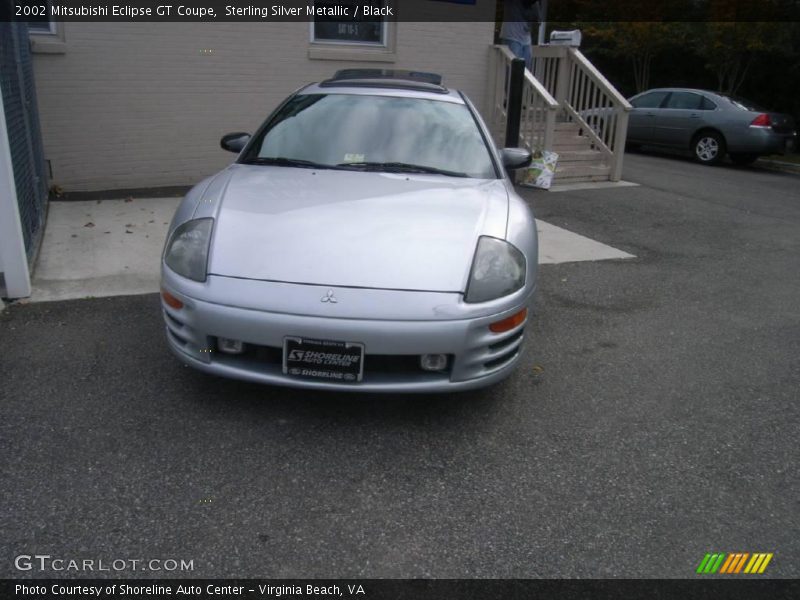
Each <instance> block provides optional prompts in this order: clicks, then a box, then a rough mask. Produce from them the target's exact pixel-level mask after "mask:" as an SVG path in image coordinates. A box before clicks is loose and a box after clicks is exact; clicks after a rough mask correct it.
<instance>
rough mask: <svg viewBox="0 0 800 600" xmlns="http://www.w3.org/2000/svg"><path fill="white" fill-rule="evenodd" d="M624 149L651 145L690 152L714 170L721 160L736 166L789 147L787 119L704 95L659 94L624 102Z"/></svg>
mask: <svg viewBox="0 0 800 600" xmlns="http://www.w3.org/2000/svg"><path fill="white" fill-rule="evenodd" d="M630 103H631V105H632V106H633V110H632V111H631V113H630V119H629V122H628V137H627V141H628V144H629V145H630V146H638V145H645V144H647V145H655V146H664V147H671V148H676V149H679V150H690V151H691V152H692V154H693V155H694V157H695V159H696V160H698V161H699V162H701V163H706V164H716V163H718V162H720V161H721V160H722V159H723V158H724V157H725V155H726V154H728V155H729V156H730V158H731V160H732V161H733V162H734V163H736V164H740V165H744V164H749V163H752V162H753V161H755V160H756V159H757V158H758V157H759V156H764V155H769V154H784V153H786V152H789V151H791V150H792V149H793V148H794V145H795V138H796V132H795V124H794V120H793V119H792V118H791V117H790V116H789V115H785V114H781V113H775V112H770V111H768V110H766V109H764V108H761V107H760V106H757V105H756V104H754V103H752V102H749V101H748V100H744V99H742V98H736V97H732V96H725V95H722V94H717V93H714V92H709V91H706V90H694V89H686V88H660V89H653V90H648V91H646V92H642V93H641V94H638V95H636V96H634V97H633V98H631V99H630Z"/></svg>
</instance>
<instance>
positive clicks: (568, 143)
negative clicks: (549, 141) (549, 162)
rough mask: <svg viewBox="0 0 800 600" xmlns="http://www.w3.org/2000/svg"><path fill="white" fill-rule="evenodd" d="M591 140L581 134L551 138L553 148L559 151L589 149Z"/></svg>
mask: <svg viewBox="0 0 800 600" xmlns="http://www.w3.org/2000/svg"><path fill="white" fill-rule="evenodd" d="M591 148H592V141H591V140H590V139H589V138H587V137H584V136H582V135H572V136H561V137H556V138H555V139H554V140H553V150H555V151H556V152H561V151H580V150H590V149H591Z"/></svg>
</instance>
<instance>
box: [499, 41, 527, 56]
mask: <svg viewBox="0 0 800 600" xmlns="http://www.w3.org/2000/svg"><path fill="white" fill-rule="evenodd" d="M500 43H501V44H504V45H506V46H508V49H509V50H511V53H512V54H513V55H514V56H516V57H517V58H523V59H524V58H525V46H524V45H523V44H520V43H519V42H517V41H515V40H509V39H508V38H500ZM529 49H530V47H529ZM529 51H530V50H529Z"/></svg>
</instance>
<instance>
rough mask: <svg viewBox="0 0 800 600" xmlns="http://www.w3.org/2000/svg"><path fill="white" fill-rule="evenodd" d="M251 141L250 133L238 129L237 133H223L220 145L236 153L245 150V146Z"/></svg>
mask: <svg viewBox="0 0 800 600" xmlns="http://www.w3.org/2000/svg"><path fill="white" fill-rule="evenodd" d="M249 141H250V134H249V133H244V132H241V131H237V132H236V133H228V134H226V135H223V136H222V139H221V140H220V141H219V146H220V148H222V149H223V150H227V151H228V152H236V154H239V152H241V151H242V150H244V147H245V146H246V145H247V142H249Z"/></svg>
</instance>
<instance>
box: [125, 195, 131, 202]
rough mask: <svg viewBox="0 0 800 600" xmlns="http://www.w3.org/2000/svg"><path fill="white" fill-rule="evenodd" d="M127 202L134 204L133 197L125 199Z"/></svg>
mask: <svg viewBox="0 0 800 600" xmlns="http://www.w3.org/2000/svg"><path fill="white" fill-rule="evenodd" d="M125 202H133V197H131V196H128V197H127V198H125Z"/></svg>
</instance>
